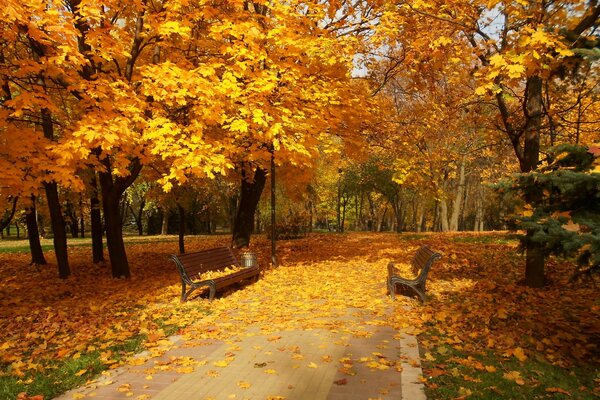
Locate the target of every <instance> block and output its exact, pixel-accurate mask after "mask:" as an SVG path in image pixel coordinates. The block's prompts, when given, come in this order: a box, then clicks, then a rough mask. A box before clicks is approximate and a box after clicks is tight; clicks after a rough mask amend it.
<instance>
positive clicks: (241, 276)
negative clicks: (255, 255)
mask: <svg viewBox="0 0 600 400" xmlns="http://www.w3.org/2000/svg"><path fill="white" fill-rule="evenodd" d="M170 259H171V260H173V261H174V262H175V265H176V266H177V271H178V272H179V275H180V276H181V301H182V302H183V301H186V300H187V299H188V297H189V296H190V294H192V292H194V291H195V290H196V289H199V288H202V287H208V289H209V299H210V300H212V299H213V298H214V297H215V293H216V292H217V290H220V289H222V288H224V287H227V286H230V285H233V284H234V283H238V282H241V281H244V280H246V279H250V278H254V279H255V280H258V277H259V274H260V268H259V267H258V265H253V266H249V267H246V268H243V269H242V270H240V271H236V272H233V273H230V274H227V275H225V276H220V277H218V278H214V279H206V280H202V281H201V280H199V279H198V277H199V276H200V275H199V274H203V273H205V272H209V271H220V270H224V269H225V268H227V267H231V266H235V267H241V265H240V263H239V262H238V260H237V259H236V258H235V256H234V255H233V253H232V252H231V249H230V248H228V247H217V248H214V249H208V250H202V251H198V252H195V253H187V254H181V255H171V256H170ZM187 286H189V289H187V290H186V287H187Z"/></svg>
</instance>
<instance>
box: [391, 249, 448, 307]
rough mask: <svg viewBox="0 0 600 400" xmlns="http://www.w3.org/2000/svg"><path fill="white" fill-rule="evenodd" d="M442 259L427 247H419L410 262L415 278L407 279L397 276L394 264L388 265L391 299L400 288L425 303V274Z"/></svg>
mask: <svg viewBox="0 0 600 400" xmlns="http://www.w3.org/2000/svg"><path fill="white" fill-rule="evenodd" d="M441 257H442V255H441V254H440V253H437V252H434V251H433V250H431V249H430V248H429V247H427V246H421V247H420V248H419V250H417V253H416V254H415V255H414V256H413V258H412V260H411V262H410V263H411V267H412V270H413V272H414V273H415V276H416V277H415V278H413V279H408V278H404V277H401V276H400V275H398V271H397V270H396V268H395V266H394V263H393V262H390V263H389V264H388V278H387V287H388V292H389V293H390V295H391V297H392V299H394V298H395V295H396V289H397V288H398V286H400V287H401V288H403V289H410V290H411V291H412V293H416V294H417V295H418V296H419V298H420V299H421V301H423V302H424V301H425V299H426V296H425V289H426V287H425V285H426V283H427V274H428V273H429V270H430V269H431V266H432V265H433V263H434V262H435V261H437V260H439V259H440V258H441Z"/></svg>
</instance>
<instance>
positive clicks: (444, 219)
mask: <svg viewBox="0 0 600 400" xmlns="http://www.w3.org/2000/svg"><path fill="white" fill-rule="evenodd" d="M439 217H440V222H441V229H442V232H448V231H449V230H450V227H449V226H448V203H447V202H446V199H441V200H440V214H439Z"/></svg>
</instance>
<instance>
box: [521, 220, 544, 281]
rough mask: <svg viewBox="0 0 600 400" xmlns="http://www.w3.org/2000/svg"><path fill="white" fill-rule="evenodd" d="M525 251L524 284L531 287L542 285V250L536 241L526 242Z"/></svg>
mask: <svg viewBox="0 0 600 400" xmlns="http://www.w3.org/2000/svg"><path fill="white" fill-rule="evenodd" d="M530 233H531V232H528V235H529V234H530ZM526 252H527V255H526V263H525V284H526V285H527V286H529V287H532V288H539V287H542V286H544V284H545V283H546V278H545V274H544V261H545V260H544V251H543V249H542V248H541V247H540V246H539V245H538V244H537V243H528V244H527V247H526Z"/></svg>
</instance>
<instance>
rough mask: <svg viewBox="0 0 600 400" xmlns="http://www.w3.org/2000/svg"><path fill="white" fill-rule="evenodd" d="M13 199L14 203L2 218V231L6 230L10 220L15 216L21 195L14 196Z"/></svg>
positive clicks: (0, 224)
mask: <svg viewBox="0 0 600 400" xmlns="http://www.w3.org/2000/svg"><path fill="white" fill-rule="evenodd" d="M11 201H12V205H11V207H10V209H9V210H7V211H5V212H4V214H3V215H2V217H1V218H0V233H1V232H4V228H6V227H7V226H9V225H10V222H11V221H12V219H13V217H14V216H15V212H16V211H17V203H18V202H19V197H18V196H16V197H13V198H12V199H11Z"/></svg>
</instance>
